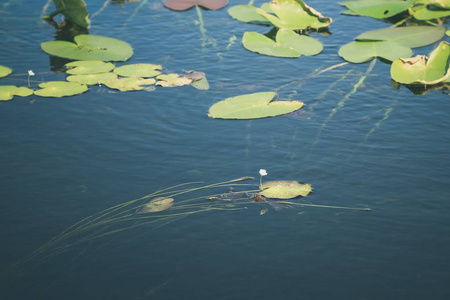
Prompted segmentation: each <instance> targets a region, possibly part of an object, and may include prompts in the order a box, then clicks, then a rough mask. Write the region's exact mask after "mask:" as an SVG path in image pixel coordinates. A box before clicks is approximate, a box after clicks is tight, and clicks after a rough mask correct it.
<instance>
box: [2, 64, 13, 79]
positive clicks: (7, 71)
mask: <svg viewBox="0 0 450 300" xmlns="http://www.w3.org/2000/svg"><path fill="white" fill-rule="evenodd" d="M11 73H12V70H11V69H10V68H8V67H5V66H0V78H1V77H5V76H8V75H9V74H11Z"/></svg>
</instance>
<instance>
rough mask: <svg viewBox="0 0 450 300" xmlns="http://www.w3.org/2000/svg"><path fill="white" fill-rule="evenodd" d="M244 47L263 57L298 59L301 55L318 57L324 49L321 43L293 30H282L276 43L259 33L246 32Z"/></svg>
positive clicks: (243, 39)
mask: <svg viewBox="0 0 450 300" xmlns="http://www.w3.org/2000/svg"><path fill="white" fill-rule="evenodd" d="M242 44H243V46H244V47H245V48H246V49H247V50H250V51H252V52H257V53H259V54H263V55H269V56H277V57H290V58H296V57H300V56H301V55H316V54H318V53H320V52H321V51H322V49H323V45H322V43H321V42H320V41H318V40H316V39H314V38H312V37H309V36H306V35H299V34H297V33H295V32H294V31H292V30H286V29H280V30H278V32H277V35H276V42H275V41H273V40H271V39H270V38H268V37H267V36H265V35H262V34H260V33H257V32H246V33H244V36H243V37H242Z"/></svg>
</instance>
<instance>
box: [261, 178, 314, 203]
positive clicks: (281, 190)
mask: <svg viewBox="0 0 450 300" xmlns="http://www.w3.org/2000/svg"><path fill="white" fill-rule="evenodd" d="M261 189H262V191H261V192H260V193H259V194H260V195H262V196H264V197H267V198H274V199H292V198H296V197H299V196H303V197H304V196H306V195H308V194H309V193H311V191H312V187H311V185H309V184H303V183H300V182H298V181H268V182H265V183H263V184H262V186H261Z"/></svg>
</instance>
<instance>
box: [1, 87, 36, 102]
mask: <svg viewBox="0 0 450 300" xmlns="http://www.w3.org/2000/svg"><path fill="white" fill-rule="evenodd" d="M31 95H33V90H31V89H29V88H27V87H23V86H21V87H17V86H14V85H0V101H7V100H11V99H12V98H13V97H14V96H20V97H27V96H31Z"/></svg>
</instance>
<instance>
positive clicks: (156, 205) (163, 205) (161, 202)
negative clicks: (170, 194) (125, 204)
mask: <svg viewBox="0 0 450 300" xmlns="http://www.w3.org/2000/svg"><path fill="white" fill-rule="evenodd" d="M173 201H174V200H173V198H164V197H157V198H155V199H153V200H151V201H149V202H148V203H146V204H144V205H142V206H141V207H140V208H139V209H138V210H137V211H136V213H137V214H147V213H154V212H159V211H163V210H166V209H169V208H171V207H172V206H173Z"/></svg>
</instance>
